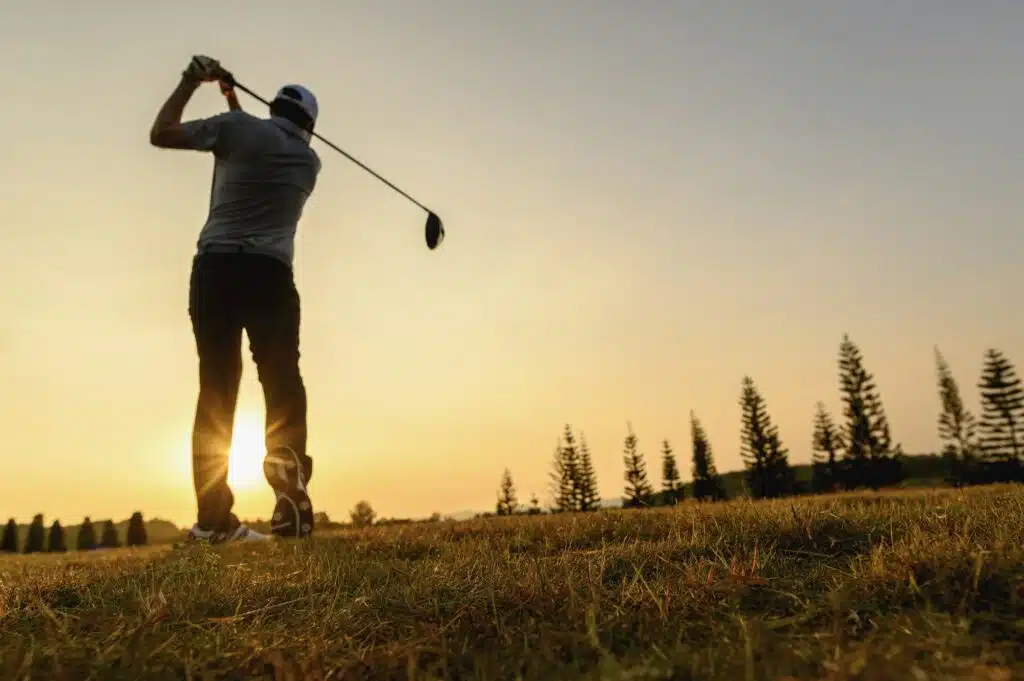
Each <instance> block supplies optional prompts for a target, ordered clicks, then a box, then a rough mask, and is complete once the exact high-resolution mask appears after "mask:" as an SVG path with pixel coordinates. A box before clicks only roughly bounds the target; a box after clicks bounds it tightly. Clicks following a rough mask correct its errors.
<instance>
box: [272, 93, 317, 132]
mask: <svg viewBox="0 0 1024 681" xmlns="http://www.w3.org/2000/svg"><path fill="white" fill-rule="evenodd" d="M274 99H275V100H278V99H284V100H288V101H292V102H295V103H296V104H298V105H299V107H300V108H301V109H302V110H303V111H305V112H306V115H308V116H309V117H310V118H311V119H313V122H314V123H315V122H316V116H317V113H319V109H318V107H317V104H316V97H315V96H314V95H313V93H312V92H310V91H309V90H308V89H307V88H305V87H303V86H301V85H285V86H283V87H282V88H281V89H280V90H278V91H277V94H276V95H275V96H274Z"/></svg>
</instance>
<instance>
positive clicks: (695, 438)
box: [690, 411, 726, 501]
mask: <svg viewBox="0 0 1024 681" xmlns="http://www.w3.org/2000/svg"><path fill="white" fill-rule="evenodd" d="M690 439H691V441H692V443H693V498H694V499H699V500H709V501H720V500H723V499H725V498H726V494H725V484H724V483H723V482H722V478H721V476H719V475H718V471H717V470H716V468H715V459H714V456H713V454H712V452H711V443H710V442H709V441H708V436H707V433H705V432H704V427H703V426H702V425H701V423H700V420H699V419H698V418H697V416H696V414H694V413H693V412H692V411H691V412H690Z"/></svg>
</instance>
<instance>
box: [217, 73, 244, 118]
mask: <svg viewBox="0 0 1024 681" xmlns="http://www.w3.org/2000/svg"><path fill="white" fill-rule="evenodd" d="M220 93H221V94H222V95H224V99H226V100H227V101H228V109H230V110H231V111H237V110H238V109H241V108H242V105H241V104H239V103H238V96H237V95H235V86H234V83H233V82H232V81H231V80H230V79H228V80H223V79H222V80H221V81H220Z"/></svg>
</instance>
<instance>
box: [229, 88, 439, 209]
mask: <svg viewBox="0 0 1024 681" xmlns="http://www.w3.org/2000/svg"><path fill="white" fill-rule="evenodd" d="M232 84H233V85H234V86H235V87H236V88H238V89H239V90H241V91H242V92H244V93H245V94H247V95H249V96H250V97H252V98H253V99H256V100H257V101H259V102H261V103H263V104H265V105H266V106H267V107H269V106H270V102H268V101H267V100H265V99H263V98H262V97H260V96H259V95H258V94H256V93H255V92H253V91H252V90H250V89H249V88H247V87H245V86H244V85H242V84H241V83H239V82H238V81H237V80H234V79H232ZM312 134H313V137H315V138H317V139H318V140H320V141H321V142H323V143H324V144H326V145H327V146H329V147H330V148H331V149H334V150H335V151H336V152H338V153H339V154H341V155H342V156H344V157H345V158H347V159H348V160H350V161H352V162H353V163H355V164H356V165H357V166H359V167H360V168H362V169H363V170H365V171H366V172H368V173H370V174H371V175H373V176H374V177H376V178H377V179H378V180H380V181H381V182H383V183H384V184H386V185H387V186H389V187H391V188H392V189H394V190H395V191H396V192H398V193H399V194H401V195H402V196H404V197H405V198H407V199H408V200H409V201H412V202H413V203H414V204H416V205H417V206H419V207H420V208H422V209H423V210H424V211H426V212H427V213H430V212H431V210H430V209H429V208H427V207H426V206H424V205H423V204H422V203H420V202H419V201H417V200H416V199H414V198H412V197H411V196H409V195H408V194H406V193H405V192H404V191H402V190H401V189H399V188H398V187H396V186H395V185H394V184H392V183H391V182H389V181H388V180H386V179H385V178H383V177H381V176H380V175H379V174H377V173H376V172H374V170H373V169H372V168H370V167H369V166H367V165H366V164H365V163H363V162H362V161H360V160H359V159H358V158H356V157H355V156H353V155H352V154H350V153H348V152H347V151H345V150H344V149H342V148H341V147H339V146H338V145H336V144H334V142H331V141H330V140H326V139H324V138H323V137H321V136H320V135H318V134H317V133H315V132H314V133H312Z"/></svg>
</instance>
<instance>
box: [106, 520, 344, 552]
mask: <svg viewBox="0 0 1024 681" xmlns="http://www.w3.org/2000/svg"><path fill="white" fill-rule="evenodd" d="M329 523H330V518H328V517H327V514H326V513H324V514H322V515H320V516H318V517H317V521H316V523H315V524H316V525H317V526H324V527H326V526H327V525H328V524H329ZM147 543H149V538H148V537H147V536H146V522H145V521H144V520H143V518H142V513H140V512H139V511H136V512H135V513H132V517H131V518H130V519H129V520H128V535H127V536H126V537H125V545H126V546H145V545H146V544H147Z"/></svg>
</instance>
